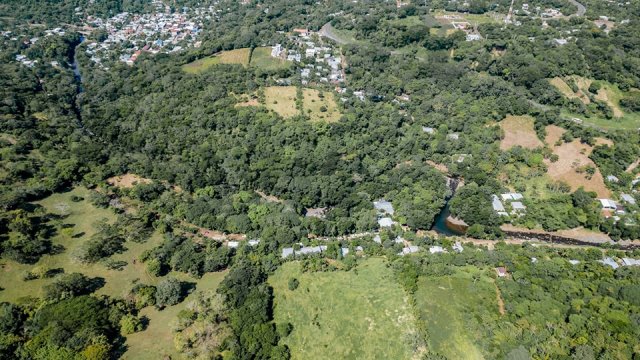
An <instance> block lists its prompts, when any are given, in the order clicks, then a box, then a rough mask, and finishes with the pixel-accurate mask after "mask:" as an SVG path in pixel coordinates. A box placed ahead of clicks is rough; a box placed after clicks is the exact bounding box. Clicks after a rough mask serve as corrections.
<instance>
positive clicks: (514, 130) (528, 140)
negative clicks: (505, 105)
mask: <svg viewBox="0 0 640 360" xmlns="http://www.w3.org/2000/svg"><path fill="white" fill-rule="evenodd" d="M533 121H534V119H533V118H532V117H531V116H507V117H506V118H505V119H504V120H502V121H501V122H500V127H501V128H502V130H503V131H504V139H502V141H500V149H502V150H507V149H510V148H512V147H514V146H516V145H520V146H522V147H523V148H527V149H535V148H538V147H542V146H543V145H544V144H543V143H542V141H540V139H538V136H537V135H536V131H535V129H534V128H533Z"/></svg>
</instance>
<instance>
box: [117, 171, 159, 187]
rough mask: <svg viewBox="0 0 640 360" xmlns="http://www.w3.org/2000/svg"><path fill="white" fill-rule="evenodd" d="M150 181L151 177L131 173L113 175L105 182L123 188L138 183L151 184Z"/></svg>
mask: <svg viewBox="0 0 640 360" xmlns="http://www.w3.org/2000/svg"><path fill="white" fill-rule="evenodd" d="M152 182H153V181H152V180H151V179H147V178H143V177H142V176H139V175H136V174H131V173H127V174H124V175H119V176H113V177H110V178H108V179H107V184H109V185H113V186H115V187H120V188H125V189H130V188H132V187H134V186H136V185H138V184H151V183H152Z"/></svg>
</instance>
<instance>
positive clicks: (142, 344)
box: [122, 272, 227, 360]
mask: <svg viewBox="0 0 640 360" xmlns="http://www.w3.org/2000/svg"><path fill="white" fill-rule="evenodd" d="M226 274H227V273H226V272H218V273H207V274H204V275H203V276H202V278H201V279H197V280H196V279H193V278H190V277H189V276H187V275H185V274H181V273H170V274H169V275H168V276H172V277H175V278H177V279H179V280H181V281H187V282H193V283H195V284H196V285H195V290H194V291H193V292H192V293H191V294H189V296H187V297H186V298H185V299H184V300H183V301H182V302H181V303H179V304H177V305H174V306H168V307H166V308H165V309H163V310H161V311H160V310H157V309H156V308H155V307H146V308H144V309H142V310H141V311H140V315H141V316H146V317H147V318H149V326H148V327H147V328H146V329H145V330H144V331H141V332H137V333H133V334H130V335H127V341H126V343H125V345H126V346H127V351H126V352H125V353H124V355H123V356H122V359H123V360H127V359H129V360H138V359H140V360H155V359H165V358H167V356H168V357H170V358H171V359H180V358H181V357H179V354H178V352H177V351H176V348H175V346H174V342H173V338H174V332H173V328H174V324H175V322H176V320H177V316H178V313H179V312H180V311H181V310H184V309H186V308H187V307H188V305H189V303H190V302H191V301H192V300H193V299H194V298H195V295H196V293H197V292H198V291H210V290H215V289H216V288H217V287H218V285H219V284H220V282H222V279H224V277H225V275H226Z"/></svg>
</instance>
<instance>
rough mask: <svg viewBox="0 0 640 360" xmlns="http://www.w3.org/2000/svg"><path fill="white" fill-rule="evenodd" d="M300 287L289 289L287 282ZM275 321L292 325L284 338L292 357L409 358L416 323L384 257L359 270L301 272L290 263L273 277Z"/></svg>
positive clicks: (366, 263) (298, 266) (360, 267)
mask: <svg viewBox="0 0 640 360" xmlns="http://www.w3.org/2000/svg"><path fill="white" fill-rule="evenodd" d="M291 278H297V279H298V280H299V281H300V285H299V286H298V288H297V289H296V290H293V291H292V290H289V288H288V285H287V284H288V281H289V279H291ZM269 283H270V284H271V285H272V286H273V288H274V294H275V311H274V313H275V320H276V323H283V322H289V323H291V324H292V325H293V331H292V332H291V334H290V335H289V336H288V337H287V338H285V339H284V340H283V342H284V343H285V344H287V345H288V346H289V348H290V349H291V358H292V359H410V358H411V357H412V356H413V355H415V354H413V352H412V349H411V346H410V344H409V343H408V340H409V339H410V338H411V336H412V334H413V331H414V328H415V320H414V318H413V316H412V314H411V310H410V305H409V303H408V298H407V296H406V295H405V293H404V291H403V289H402V288H401V287H400V285H399V284H398V283H397V282H396V280H395V279H394V274H393V273H392V272H391V270H390V269H389V268H387V267H386V263H385V261H384V260H383V259H380V258H372V259H369V260H366V261H365V262H363V263H362V264H361V265H359V266H358V267H357V268H356V269H354V270H351V271H348V272H345V271H334V272H313V273H302V272H301V271H300V264H299V263H298V262H289V263H286V264H284V265H283V266H282V267H280V268H279V269H278V270H277V271H276V273H275V274H274V275H273V276H271V277H270V278H269Z"/></svg>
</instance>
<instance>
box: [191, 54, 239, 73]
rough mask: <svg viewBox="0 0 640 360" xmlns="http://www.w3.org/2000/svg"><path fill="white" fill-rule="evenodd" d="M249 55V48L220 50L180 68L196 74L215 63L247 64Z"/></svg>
mask: <svg viewBox="0 0 640 360" xmlns="http://www.w3.org/2000/svg"><path fill="white" fill-rule="evenodd" d="M250 56H251V49H249V48H242V49H235V50H229V51H222V52H220V53H218V54H216V55H213V56H209V57H206V58H204V59H199V60H196V61H193V62H190V63H188V64H185V65H183V66H182V70H184V71H185V72H187V73H190V74H198V73H201V72H203V71H206V70H207V69H209V68H210V67H212V66H214V65H217V64H239V65H243V66H248V65H249V58H250Z"/></svg>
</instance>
